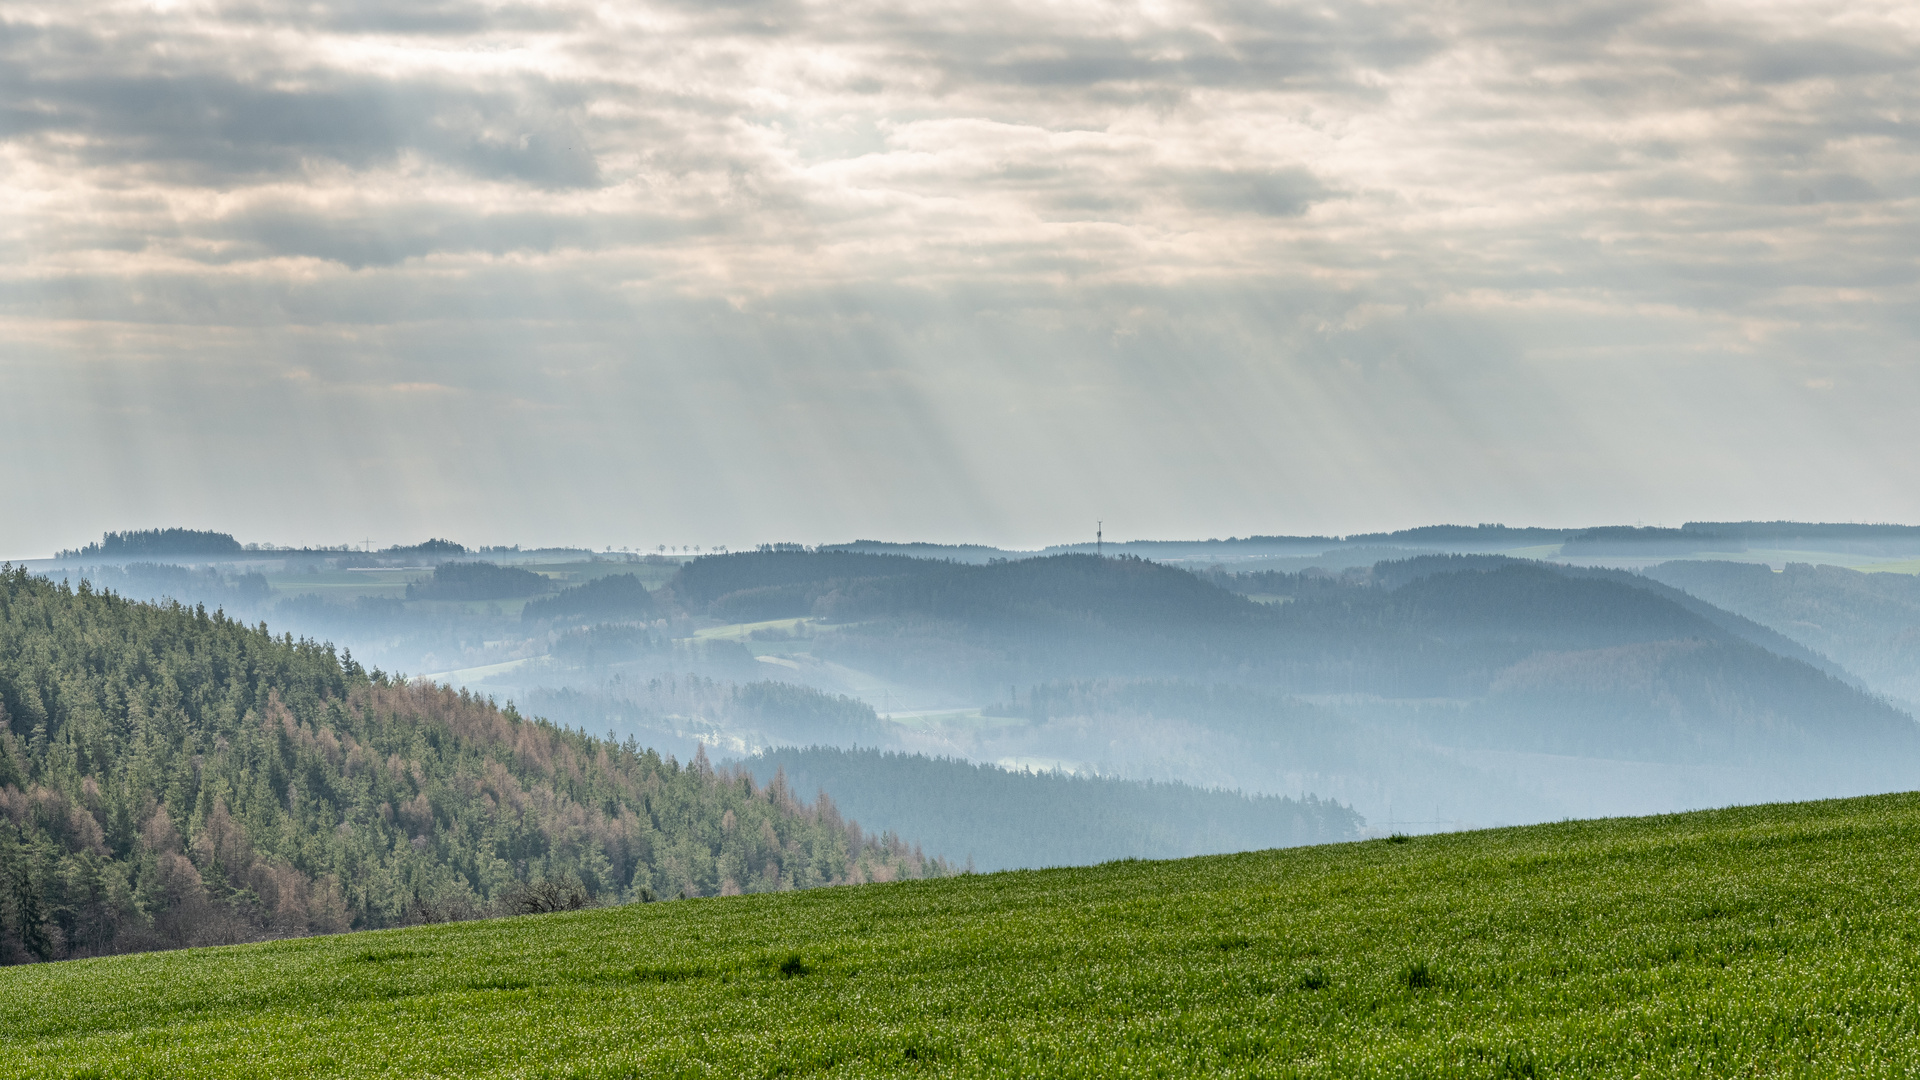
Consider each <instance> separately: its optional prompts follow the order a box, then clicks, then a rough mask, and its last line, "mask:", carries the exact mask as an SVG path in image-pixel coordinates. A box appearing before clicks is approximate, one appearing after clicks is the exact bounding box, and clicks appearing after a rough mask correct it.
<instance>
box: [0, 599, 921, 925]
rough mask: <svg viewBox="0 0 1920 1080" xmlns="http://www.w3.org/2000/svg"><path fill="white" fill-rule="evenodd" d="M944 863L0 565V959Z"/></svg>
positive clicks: (359, 669)
mask: <svg viewBox="0 0 1920 1080" xmlns="http://www.w3.org/2000/svg"><path fill="white" fill-rule="evenodd" d="M945 872H947V867H946V866H945V865H944V864H942V863H940V862H938V861H937V860H929V859H927V858H925V857H923V856H922V855H921V854H920V853H919V852H918V851H917V850H915V849H912V848H910V847H908V846H906V845H905V844H903V843H902V842H901V841H900V840H898V839H897V838H895V837H893V836H890V835H885V836H878V837H876V836H870V835H867V834H865V833H863V832H862V830H861V829H860V828H859V826H858V825H857V824H855V823H853V822H850V821H847V820H844V819H842V818H841V816H840V815H839V813H838V811H837V810H836V809H835V807H834V806H833V804H832V802H831V801H830V800H828V799H827V798H826V797H825V796H821V797H819V798H817V799H815V800H813V801H811V802H808V801H803V800H801V799H799V798H796V796H795V794H794V793H793V792H792V791H790V790H789V789H788V787H787V785H786V783H785V781H784V778H782V777H778V776H776V777H774V778H772V780H771V782H769V783H767V784H764V785H762V784H757V783H755V781H754V780H753V778H752V777H751V776H750V775H747V774H745V773H744V772H736V771H732V770H726V769H721V770H716V769H714V768H713V767H712V766H711V765H710V764H708V762H707V761H706V759H705V757H704V755H697V756H696V757H695V758H694V759H693V760H692V761H690V762H687V763H680V762H676V761H675V760H674V759H673V758H671V757H662V756H661V755H659V754H658V753H656V752H654V751H651V750H644V749H642V748H640V747H638V746H637V745H635V744H634V743H633V742H632V741H628V742H627V743H625V744H617V743H615V742H613V741H611V740H609V739H599V738H593V737H589V736H587V735H586V734H584V733H581V732H577V731H572V730H568V729H564V728H560V727H556V726H554V725H552V724H549V723H547V722H545V721H540V720H532V719H528V718H526V717H523V716H521V715H519V714H518V713H517V712H515V711H514V710H513V709H512V708H511V707H509V708H506V709H501V708H497V707H495V705H493V704H492V703H491V702H489V701H487V700H484V699H481V698H477V697H474V696H472V695H470V694H464V693H456V692H454V691H451V690H448V689H445V688H441V687H435V686H428V685H425V684H410V683H407V682H406V681H404V680H401V679H399V678H397V677H394V676H391V675H388V674H386V673H384V672H381V671H379V670H371V671H369V670H367V669H365V668H364V667H363V666H362V665H360V664H358V663H356V662H355V661H354V660H353V659H352V657H351V656H350V655H348V654H344V653H343V654H336V653H335V651H334V650H333V649H332V648H331V647H329V646H323V645H320V644H317V643H314V642H312V641H305V640H296V639H294V638H293V637H292V636H290V635H281V636H279V637H275V636H273V635H272V634H270V633H269V632H268V631H267V629H266V627H265V626H264V624H262V625H259V626H247V625H243V624H242V623H239V622H236V621H234V620H232V619H229V618H227V617H225V616H223V615H220V614H218V613H213V614H210V613H208V612H207V611H206V609H205V608H204V607H193V608H188V607H184V606H181V605H178V604H167V605H156V604H145V603H134V602H130V601H127V600H124V599H121V598H120V597H117V596H115V595H113V594H112V593H110V592H99V591H95V590H93V589H92V588H91V587H90V586H89V585H87V584H85V583H81V584H80V585H79V586H78V587H73V588H69V587H67V586H64V585H55V584H52V583H49V582H47V581H45V580H43V579H39V578H35V577H32V576H29V575H28V574H27V573H26V571H25V570H24V569H16V568H13V567H6V568H5V570H4V573H0V962H19V961H25V960H34V959H41V960H45V959H56V958H66V957H76V956H88V955H100V954H106V953H115V952H127V951H136V950H142V949H152V948H166V947H174V946H181V945H201V944H215V943H228V942H238V941H248V940H258V939H262V938H270V937H281V936H297V935H304V934H312V933H324V932H330V931H338V930H345V929H352V928H371V927H382V926H393V925H401V924H407V923H416V922H429V921H439V920H446V919H455V918H463V917H471V916H477V915H483V914H491V913H512V912H517V911H533V910H545V909H550V908H553V907H577V906H587V905H591V904H598V903H607V902H618V901H634V900H647V899H653V898H658V897H669V896H680V895H711V894H724V893H732V892H758V891H773V890H781V889H790V888H799V887H807V886H813V885H822V884H832V883H840V882H860V881H868V880H892V879H895V878H902V877H918V876H929V875H939V874H943V873H945Z"/></svg>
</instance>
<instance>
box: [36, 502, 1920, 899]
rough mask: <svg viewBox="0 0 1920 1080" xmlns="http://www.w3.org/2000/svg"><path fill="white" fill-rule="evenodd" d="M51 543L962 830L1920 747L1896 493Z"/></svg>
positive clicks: (1680, 805)
mask: <svg viewBox="0 0 1920 1080" xmlns="http://www.w3.org/2000/svg"><path fill="white" fill-rule="evenodd" d="M22 565H23V566H26V567H28V568H29V569H30V570H31V572H32V573H34V574H36V575H40V576H44V577H48V578H51V579H53V580H57V581H62V582H68V583H78V582H79V581H81V580H85V581H88V582H89V583H90V587H92V588H95V589H110V590H112V591H114V592H117V593H119V594H121V595H124V596H127V597H130V598H137V599H151V600H158V601H178V602H180V603H183V604H187V605H189V606H193V605H204V606H205V607H206V608H208V609H211V610H221V611H224V612H225V613H226V614H228V615H230V616H232V617H234V618H237V619H239V620H241V621H242V622H243V623H253V622H259V621H264V622H265V623H266V624H267V625H268V628H269V629H270V630H272V631H273V632H274V633H283V632H291V633H293V634H294V635H296V636H298V637H302V638H309V639H312V640H314V641H321V642H327V643H330V644H331V645H333V646H334V647H336V648H338V649H340V650H342V653H343V655H350V656H351V657H352V660H353V662H354V663H357V664H361V665H365V667H366V668H368V669H370V670H375V671H384V672H386V673H389V674H391V675H393V676H394V677H399V676H400V675H401V674H402V673H404V676H405V677H406V678H407V679H411V680H416V681H424V682H430V683H438V684H444V685H449V686H453V687H456V688H460V689H465V690H468V691H471V692H472V693H474V694H478V695H480V696H482V697H484V698H489V699H492V700H495V701H498V702H500V703H501V704H506V703H509V702H511V703H513V704H514V705H515V706H517V707H518V708H519V709H520V710H521V711H522V712H524V713H526V714H528V715H537V716H543V717H547V718H549V719H551V720H553V721H554V722H556V723H558V724H561V725H563V726H566V727H570V728H574V729H577V730H579V731H582V732H584V733H589V734H593V735H609V734H610V735H611V737H612V738H613V739H614V740H615V741H616V742H619V741H623V740H630V739H631V740H637V742H638V744H639V745H642V746H646V747H651V748H654V749H656V750H658V751H659V752H661V753H663V754H667V755H672V756H673V757H675V758H676V759H677V760H681V761H686V760H690V759H691V758H692V757H693V756H694V755H695V754H696V752H698V753H700V754H703V755H705V756H706V757H708V758H710V759H711V760H713V761H715V762H719V763H725V762H730V761H733V762H739V763H740V767H742V768H744V769H746V770H747V771H749V772H751V773H752V774H753V775H754V776H755V777H757V779H758V780H759V782H761V783H771V782H773V780H774V777H775V773H776V772H777V771H780V770H784V771H785V773H786V775H787V778H788V781H789V782H791V783H793V784H796V785H798V786H797V787H796V790H801V791H803V793H805V794H809V795H810V794H811V793H812V792H813V791H815V790H824V791H826V792H827V793H828V794H829V795H831V796H832V797H833V799H834V800H835V802H836V804H837V805H838V806H839V807H840V808H841V810H842V811H844V812H845V813H847V814H848V815H849V816H850V817H852V818H854V819H856V820H859V821H861V822H862V823H863V824H864V826H865V827H867V828H869V829H871V830H875V831H886V832H889V833H892V834H897V835H900V836H903V837H906V838H908V839H910V840H912V841H915V842H920V843H922V844H923V845H925V846H926V851H927V854H928V856H929V857H939V858H944V859H946V860H948V861H949V862H950V863H951V864H952V865H955V866H962V865H973V866H976V867H979V868H982V869H991V868H997V867H1002V866H1038V865H1056V864H1067V863H1076V862H1094V861H1100V860H1102V859H1106V858H1113V857H1120V856H1142V855H1147V856H1175V855H1186V854H1198V853H1205V852H1211V851H1227V850H1240V849H1244V848H1246V847H1260V846H1270V845H1271V844H1276V843H1278V844H1287V843H1305V842H1314V841H1319V840H1324V839H1332V838H1339V837H1344V836H1365V835H1384V834H1386V833H1389V832H1410V833H1419V832H1431V831H1446V830H1455V829H1463V828H1473V827H1484V826H1489V825H1497V824H1517V823H1525V822H1533V821H1547V820H1557V819H1562V818H1566V817H1589V816H1611V815H1623V814H1644V813H1654V812H1667V811H1673V810H1682V809H1690V808H1696V807H1706V806H1719V805H1728V804H1734V803H1750V802H1765V801H1780V800H1788V799H1803V798H1819V797H1829V796H1838V795H1849V794H1860V793H1868V792H1877V791H1888V790H1899V789H1902V788H1904V787H1907V786H1911V784H1912V782H1913V780H1912V778H1913V777H1915V776H1920V729H1917V728H1916V725H1915V722H1914V720H1913V710H1914V695H1915V693H1916V690H1920V684H1916V683H1915V682H1914V681H1913V676H1912V674H1911V673H1912V671H1914V670H1915V667H1914V665H1913V663H1912V661H1913V659H1914V658H1915V656H1916V654H1920V644H1917V643H1920V591H1916V586H1915V585H1914V582H1915V580H1916V578H1915V576H1914V572H1915V571H1916V570H1920V529H1913V528H1907V527H1899V526H1845V525H1812V524H1795V523H1780V522H1775V523H1719V524H1715V523H1700V524H1691V525H1688V526H1686V527H1684V528H1679V529H1651V528H1636V527H1632V526H1623V527H1596V528H1585V529H1568V530H1555V529H1545V528H1507V527H1503V526H1475V527H1456V526H1444V527H1419V528H1412V529H1407V530H1401V531H1398V532H1393V533H1386V534H1370V535H1356V536H1347V537H1325V536H1319V537H1314V536H1303V537H1288V536H1261V537H1250V538H1244V539H1241V538H1235V539H1227V540H1207V541H1151V542H1148V541H1133V542H1126V543H1109V542H1105V541H1102V542H1101V543H1100V544H1099V545H1097V546H1096V545H1093V544H1084V543H1078V544H1066V545H1059V546H1056V547H1053V548H1048V549H1043V550H1036V551H1018V550H1001V549H994V548H985V547H980V546H977V545H971V546H970V545H958V546H956V545H942V544H938V543H933V542H917V543H888V542H872V541H855V542H848V543H843V544H832V545H820V546H817V547H805V546H802V545H797V544H767V545H759V546H757V547H756V549H755V550H750V551H740V552H709V553H700V554H695V553H692V552H675V553H673V554H668V553H666V552H664V551H654V552H651V553H648V554H645V555H642V554H638V553H634V552H616V551H600V552H592V551H588V550H585V549H516V548H500V547H493V548H486V549H469V548H467V547H466V546H464V545H461V544H459V543H457V542H454V541H451V540H431V541H426V542H422V543H420V544H417V545H410V546H403V547H389V548H385V549H376V550H365V549H363V550H351V549H324V548H323V549H281V548H276V547H275V546H274V545H272V544H270V543H269V544H262V543H258V542H254V543H245V544H243V543H241V542H240V541H238V540H237V539H235V538H233V537H230V536H227V535H225V534H219V533H210V532H195V531H192V530H184V529H175V530H152V531H147V532H137V531H136V532H128V533H121V534H109V535H107V536H106V537H104V538H103V539H102V541H99V542H95V543H93V544H90V545H79V546H77V547H76V548H74V549H71V550H69V551H66V552H63V553H62V554H61V555H60V556H59V557H57V558H54V559H50V560H49V559H41V560H27V561H25V562H24V563H23V564H22ZM16 693H17V692H16ZM11 715H13V716H16V717H19V716H24V715H27V713H26V712H25V711H23V709H22V708H21V707H20V706H19V705H18V704H16V705H14V706H13V707H12V708H11ZM20 735H21V736H22V737H23V738H25V737H27V736H28V733H27V732H26V731H22V732H21V733H20ZM998 777H1005V779H997V778H998ZM1021 777H1025V780H1021ZM1007 784H1012V785H1013V786H1012V787H1009V788H1006V790H1004V791H1001V790H1000V787H1004V786H1005V785H1007ZM996 785H998V786H996ZM987 807H992V808H993V810H992V812H991V813H990V814H989V813H988V812H987V810H986V808H987ZM1082 818H1084V821H1081V819H1082ZM1075 822H1081V823H1079V824H1075Z"/></svg>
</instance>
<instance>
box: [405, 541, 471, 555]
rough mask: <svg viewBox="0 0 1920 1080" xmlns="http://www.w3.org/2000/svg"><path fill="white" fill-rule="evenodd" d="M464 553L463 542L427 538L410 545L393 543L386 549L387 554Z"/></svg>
mask: <svg viewBox="0 0 1920 1080" xmlns="http://www.w3.org/2000/svg"><path fill="white" fill-rule="evenodd" d="M466 553H467V548H466V545H465V544H456V543H454V542H453V541H451V540H428V541H426V542H425V543H420V544H414V545H413V546H412V547H402V546H400V545H399V544H395V545H394V546H392V547H390V548H388V549H387V554H389V555H427V556H433V555H444V556H448V557H452V556H456V555H465V554H466Z"/></svg>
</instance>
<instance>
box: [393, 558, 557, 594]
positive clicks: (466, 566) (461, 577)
mask: <svg viewBox="0 0 1920 1080" xmlns="http://www.w3.org/2000/svg"><path fill="white" fill-rule="evenodd" d="M552 591H553V582H552V581H551V580H550V579H548V578H546V577H544V576H542V575H540V574H536V573H534V572H533V571H531V570H522V569H521V568H519V567H517V566H499V565H496V564H494V563H490V562H444V563H441V564H440V565H438V566H436V567H434V568H433V576H432V577H431V578H428V579H427V580H425V581H422V582H417V583H415V584H411V585H408V586H407V599H409V600H517V599H520V598H522V597H527V596H538V595H540V594H541V593H546V592H552Z"/></svg>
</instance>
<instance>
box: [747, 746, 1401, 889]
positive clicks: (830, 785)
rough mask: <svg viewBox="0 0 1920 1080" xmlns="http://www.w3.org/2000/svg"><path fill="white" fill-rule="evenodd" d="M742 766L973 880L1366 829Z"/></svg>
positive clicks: (1141, 794) (1012, 780) (997, 774)
mask: <svg viewBox="0 0 1920 1080" xmlns="http://www.w3.org/2000/svg"><path fill="white" fill-rule="evenodd" d="M740 764H741V766H742V767H743V768H745V769H747V770H748V771H750V772H752V773H753V774H754V776H755V777H756V778H758V779H759V780H760V782H761V783H771V782H772V780H773V778H774V776H775V775H776V774H777V773H780V772H782V771H784V775H785V778H786V781H787V783H788V784H789V785H790V786H791V787H792V788H793V790H795V791H799V792H809V791H815V790H822V791H826V792H828V793H829V794H831V795H832V797H833V801H834V804H835V805H836V806H839V807H840V808H841V809H842V810H843V811H844V812H846V813H849V814H852V815H854V816H855V817H857V818H859V819H860V820H861V821H863V822H866V823H867V825H868V827H870V828H887V829H892V830H894V831H896V832H899V833H901V834H903V835H907V836H912V837H915V838H917V839H918V840H919V841H920V843H921V845H922V846H923V847H925V848H926V849H927V850H928V851H929V852H932V853H935V854H939V855H943V856H945V857H947V858H948V859H950V860H952V861H953V862H955V863H960V862H962V861H964V862H966V863H967V864H968V865H970V866H973V867H975V868H977V869H980V870H1000V869H1006V868H1010V867H1036V866H1071V865H1079V864H1085V863H1095V862H1105V861H1107V860H1109V859H1121V858H1145V859H1156V858H1172V857H1178V856H1183V855H1204V854H1212V853H1215V852H1227V851H1251V850H1256V849H1259V848H1271V847H1292V846H1297V845H1301V844H1323V843H1330V842H1333V841H1337V840H1348V839H1353V838H1354V837H1355V836H1356V835H1357V834H1358V832H1359V829H1360V826H1361V825H1362V824H1363V822H1362V821H1361V820H1360V818H1359V816H1358V815H1356V814H1355V813H1353V811H1351V810H1349V809H1347V808H1346V807H1343V806H1339V805H1337V804H1335V803H1331V802H1322V801H1321V800H1319V799H1316V798H1312V797H1308V798H1306V799H1302V800H1296V799H1291V798H1284V797H1281V796H1276V795H1261V796H1247V795H1242V794H1239V793H1238V792H1229V791H1217V790H1208V789H1204V788H1197V787H1191V786H1189V785H1186V784H1166V783H1151V782H1143V781H1138V780H1120V779H1114V778H1109V777H1088V776H1072V775H1068V774H1066V773H1050V772H1025V771H1010V770H1007V769H1001V768H996V767H994V766H991V765H980V764H975V763H971V762H966V761H958V760H955V759H952V758H935V757H928V756H926V755H923V754H896V753H887V752H882V751H880V750H857V749H856V750H845V749H834V748H829V747H817V746H816V747H809V748H806V749H797V748H790V747H783V748H781V749H778V750H769V751H766V752H764V753H761V754H756V755H754V756H752V757H749V758H746V759H745V760H743V761H742V762H741V763H740Z"/></svg>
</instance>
